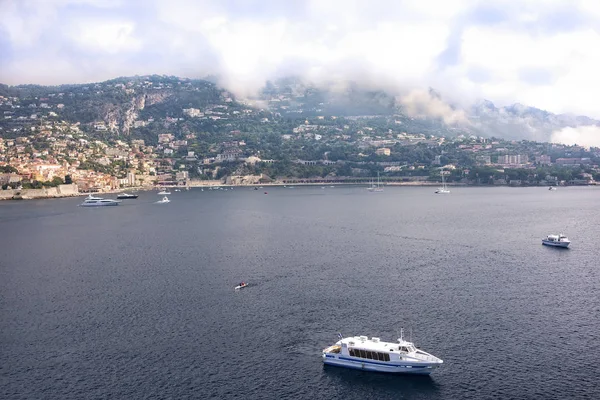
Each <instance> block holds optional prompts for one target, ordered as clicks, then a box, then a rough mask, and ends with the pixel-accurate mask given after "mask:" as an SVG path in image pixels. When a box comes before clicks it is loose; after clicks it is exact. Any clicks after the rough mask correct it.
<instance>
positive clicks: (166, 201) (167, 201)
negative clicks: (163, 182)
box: [156, 196, 171, 204]
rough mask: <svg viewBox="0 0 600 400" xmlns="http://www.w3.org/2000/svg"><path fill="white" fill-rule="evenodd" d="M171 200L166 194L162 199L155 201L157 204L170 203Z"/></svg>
mask: <svg viewBox="0 0 600 400" xmlns="http://www.w3.org/2000/svg"><path fill="white" fill-rule="evenodd" d="M170 202H171V200H169V198H168V197H167V196H165V197H163V198H162V200H159V201H157V202H156V203H157V204H163V203H170Z"/></svg>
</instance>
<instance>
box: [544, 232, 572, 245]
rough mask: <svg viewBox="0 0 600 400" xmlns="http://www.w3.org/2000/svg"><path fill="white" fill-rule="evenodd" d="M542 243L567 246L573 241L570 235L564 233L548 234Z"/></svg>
mask: <svg viewBox="0 0 600 400" xmlns="http://www.w3.org/2000/svg"><path fill="white" fill-rule="evenodd" d="M542 244H545V245H546V246H554V247H564V248H567V247H569V245H570V244H571V241H570V240H569V238H568V237H566V236H565V235H563V234H562V233H561V234H560V235H548V236H546V238H545V239H542Z"/></svg>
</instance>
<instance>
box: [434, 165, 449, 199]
mask: <svg viewBox="0 0 600 400" xmlns="http://www.w3.org/2000/svg"><path fill="white" fill-rule="evenodd" d="M441 175H442V187H441V188H437V190H436V191H435V192H436V193H437V194H447V193H450V190H449V189H448V186H446V180H445V179H444V171H443V170H442V173H441Z"/></svg>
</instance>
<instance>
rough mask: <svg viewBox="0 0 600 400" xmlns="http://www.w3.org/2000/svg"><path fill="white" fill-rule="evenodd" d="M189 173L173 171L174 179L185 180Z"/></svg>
mask: <svg viewBox="0 0 600 400" xmlns="http://www.w3.org/2000/svg"><path fill="white" fill-rule="evenodd" d="M189 177H190V173H189V172H188V171H179V172H176V173H175V179H176V180H178V181H185V180H187V179H189Z"/></svg>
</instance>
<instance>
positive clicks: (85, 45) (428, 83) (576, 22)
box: [0, 0, 600, 123]
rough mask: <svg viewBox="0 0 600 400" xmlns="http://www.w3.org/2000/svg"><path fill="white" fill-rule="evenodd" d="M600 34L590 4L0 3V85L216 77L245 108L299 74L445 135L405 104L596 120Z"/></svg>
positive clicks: (532, 0) (582, 0)
mask: <svg viewBox="0 0 600 400" xmlns="http://www.w3.org/2000/svg"><path fill="white" fill-rule="evenodd" d="M557 21H559V22H560V23H557ZM599 25H600V2H597V1H596V2H594V1H590V0H553V1H548V0H522V1H520V2H518V4H517V3H515V4H511V3H510V2H506V1H505V0H488V1H482V0H445V1H439V0H402V1H390V0H326V1H325V0H289V1H287V0H286V1H282V0H245V1H239V0H220V1H214V0H143V1H142V0H44V1H25V0H0V82H2V83H8V84H21V83H39V84H60V83H84V82H94V81H102V80H105V79H109V78H114V77H115V76H130V75H136V74H137V75H145V74H169V75H178V76H184V77H189V78H202V77H205V76H207V75H214V76H218V77H220V83H221V84H222V85H223V86H225V87H226V88H227V89H229V90H231V91H232V92H234V93H236V94H239V95H240V96H242V97H247V96H250V95H252V94H253V93H256V91H257V90H258V89H259V88H261V87H262V86H263V85H264V83H265V81H266V80H273V79H276V78H277V77H281V76H285V75H294V76H300V77H302V78H305V79H306V80H307V81H309V82H330V81H333V80H339V81H355V82H357V83H359V84H362V85H367V86H369V87H377V88H383V89H389V88H393V90H391V92H393V93H409V94H408V95H407V97H406V99H408V100H406V99H405V100H406V101H409V102H410V101H412V102H413V103H416V104H417V105H415V106H414V107H412V108H411V110H413V111H414V112H415V113H422V112H431V113H433V115H438V116H440V117H441V118H444V120H445V121H448V122H450V123H456V122H460V121H461V120H462V119H463V116H461V115H459V114H457V113H456V112H453V111H452V110H451V109H448V108H445V107H443V105H441V104H439V102H438V101H436V100H435V99H431V98H427V97H426V96H424V95H423V94H418V92H417V94H414V93H413V94H410V92H411V91H412V90H419V89H421V90H422V89H424V88H428V87H433V88H435V89H436V90H439V91H440V92H441V93H443V94H444V99H447V100H449V101H450V102H451V103H452V104H455V103H457V102H461V103H463V105H465V104H464V103H465V102H467V101H471V100H474V99H475V98H486V99H489V100H492V101H494V102H495V103H496V104H500V105H506V104H512V103H515V102H520V103H523V104H527V105H531V106H534V107H538V108H541V109H545V110H548V111H551V112H554V113H573V114H583V115H588V116H591V117H596V118H600V110H598V108H597V107H596V106H595V104H596V93H598V92H599V91H600V77H599V76H600V75H599V74H598V73H597V71H598V70H600V57H597V55H596V53H595V52H593V51H590V49H594V48H600V32H598V30H597V26H599ZM558 94H560V95H558Z"/></svg>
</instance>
